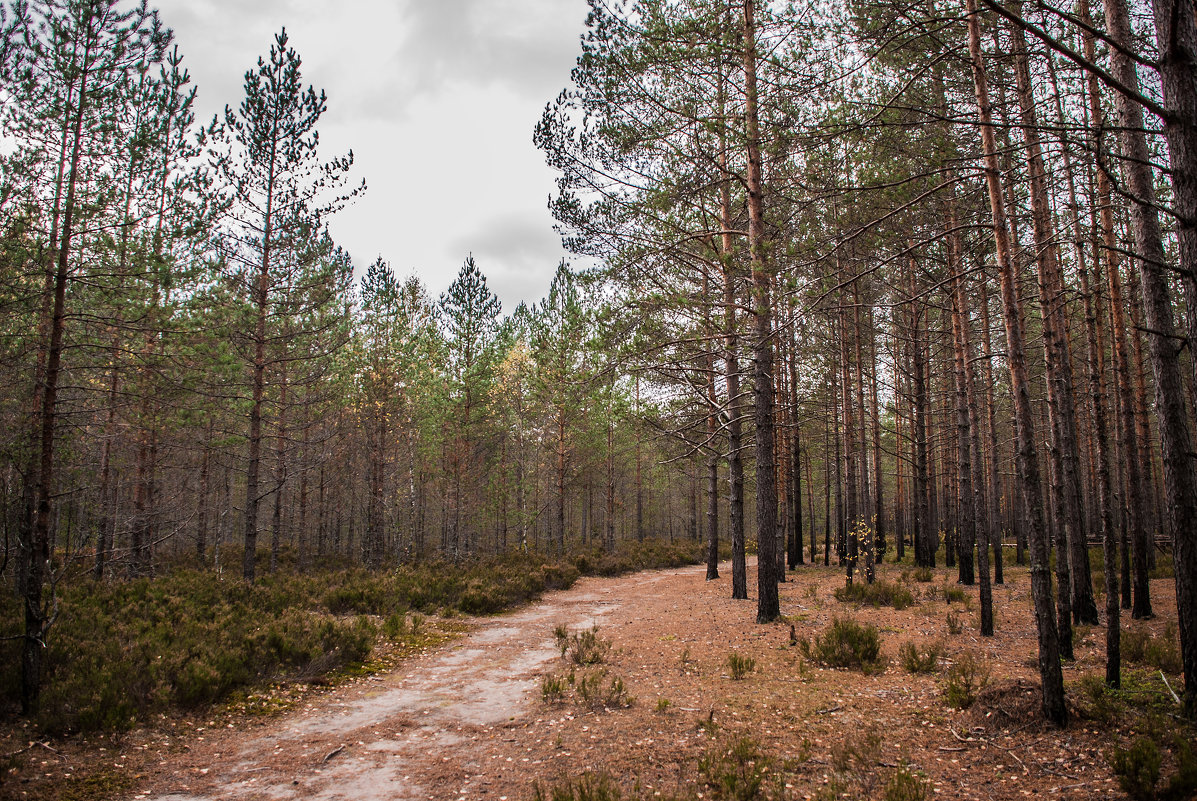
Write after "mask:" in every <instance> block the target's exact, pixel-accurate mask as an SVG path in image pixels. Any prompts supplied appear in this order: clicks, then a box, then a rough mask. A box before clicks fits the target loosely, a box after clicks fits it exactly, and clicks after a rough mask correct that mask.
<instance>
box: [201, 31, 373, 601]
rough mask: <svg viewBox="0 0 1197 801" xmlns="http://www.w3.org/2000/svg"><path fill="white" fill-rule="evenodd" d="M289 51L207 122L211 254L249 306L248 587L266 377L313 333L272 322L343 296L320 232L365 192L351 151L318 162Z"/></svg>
mask: <svg viewBox="0 0 1197 801" xmlns="http://www.w3.org/2000/svg"><path fill="white" fill-rule="evenodd" d="M288 42H289V40H288V37H287V32H286V29H283V30H282V31H281V32H280V33H278V34H276V35H275V37H274V44H273V45H271V47H270V52H269V55H268V56H267V57H266V58H259V59H258V63H257V66H256V67H255V68H253V69H251V70H249V71H247V72H246V73H245V84H244V88H245V98H244V99H243V100H242V101H241V104H240V105H239V106H238V108H237V109H236V110H234V109H233V108H231V107H228V106H226V107H225V111H224V121H223V123H221V122H218V121H217V120H215V119H214V120H213V121H212V125H211V126H210V127H209V139H210V144H209V156H210V158H211V160H212V163H213V167H214V170H215V173H216V175H217V177H218V178H219V179H220V180H221V181H222V182H223V184H224V186H225V187H226V189H225V191H226V192H227V197H228V201H229V203H230V207H231V208H230V212H229V214H228V216H227V217H226V219H225V221H224V223H223V225H222V226H221V231H220V234H219V239H218V248H219V252H220V257H221V260H222V263H223V265H224V269H225V272H226V274H227V275H228V277H229V279H230V280H231V281H232V282H233V283H234V284H235V285H236V287H237V291H238V293H239V295H240V296H241V298H242V299H243V300H244V301H245V302H246V304H247V306H246V311H245V315H246V320H245V328H246V329H247V330H245V331H242V332H239V336H240V338H241V339H242V341H243V346H242V353H243V357H244V358H245V359H246V361H247V367H248V369H249V373H250V375H249V387H248V389H249V398H248V399H246V400H247V403H248V406H249V409H248V417H249V430H248V431H247V432H246V437H247V441H248V455H247V460H246V489H245V506H244V510H245V511H244V518H243V529H244V541H245V555H244V559H243V561H242V575H243V576H244V578H245V580H246V581H253V579H254V559H255V554H256V551H257V538H258V509H259V504H260V502H261V500H262V499H263V498H264V497H265V496H266V495H267V494H269V493H267V492H262V489H261V485H260V471H261V462H262V443H263V438H264V432H263V415H264V410H265V409H266V408H267V407H266V403H265V400H266V398H265V393H266V380H267V375H268V371H269V370H270V368H271V367H272V366H273V365H277V364H282V363H285V361H286V355H285V353H283V352H281V350H282V351H285V349H286V348H288V347H289V344H288V343H289V342H291V341H293V340H294V338H295V337H296V336H299V335H301V334H303V333H308V334H313V333H314V332H311V331H308V332H302V331H292V332H284V331H279V330H275V325H274V321H275V319H276V316H277V313H278V312H280V311H282V310H286V311H288V312H289V313H292V314H294V313H295V311H296V307H297V306H305V305H310V306H312V307H318V306H320V305H324V304H328V303H333V302H335V301H336V300H337V299H338V296H339V295H340V294H342V293H343V292H344V290H345V288H346V285H347V283H348V279H349V276H350V275H351V271H352V268H351V265H349V264H348V263H347V262H344V261H343V260H340V259H337V258H332V256H333V252H332V248H331V247H330V242H329V240H328V239H327V236H326V234H325V228H324V226H325V224H326V222H327V219H328V217H329V216H330V215H331V214H333V213H334V212H335V211H337V210H338V209H340V208H341V207H342V206H343V205H344V203H345V202H346V201H347V200H348V199H349V198H351V197H352V196H354V195H356V194H357V193H358V192H360V191H362V190H364V188H365V184H364V183H363V184H362V185H361V186H360V187H358V188H357V189H354V190H352V191H350V192H344V191H343V187H344V185H345V181H346V178H347V173H348V171H349V169H350V167H351V166H352V165H353V153H352V151H351V152H350V153H349V154H348V155H346V156H343V157H338V158H334V159H333V160H332V161H330V162H327V163H321V162H320V161H319V160H318V154H317V145H318V143H319V134H318V133H317V131H316V125H317V123H318V122H319V120H320V116H321V115H322V114H323V113H324V110H325V108H326V98H325V95H324V93H323V92H321V93H320V94H319V95H317V94H316V91H315V89H313V88H312V87H311V86H308V87H307V88H306V89H305V88H303V84H302V75H301V72H300V66H301V60H300V57H299V54H298V53H297V52H296V51H295V49H294V48H292V47H290V46H289V44H288ZM303 295H307V296H308V297H307V298H306V299H301V296H303ZM280 349H281V350H280Z"/></svg>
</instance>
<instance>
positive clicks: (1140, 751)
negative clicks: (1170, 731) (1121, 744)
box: [1109, 735, 1197, 801]
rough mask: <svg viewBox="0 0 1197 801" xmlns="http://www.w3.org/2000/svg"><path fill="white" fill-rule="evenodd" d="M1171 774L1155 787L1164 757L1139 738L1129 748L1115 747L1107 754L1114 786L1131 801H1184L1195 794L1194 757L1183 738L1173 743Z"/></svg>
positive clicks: (1157, 748)
mask: <svg viewBox="0 0 1197 801" xmlns="http://www.w3.org/2000/svg"><path fill="white" fill-rule="evenodd" d="M1172 757H1173V759H1174V760H1175V762H1176V770H1175V772H1174V773H1173V774H1172V775H1171V776H1169V777H1168V781H1167V782H1166V783H1165V784H1164V786H1163V787H1160V786H1159V783H1160V773H1161V768H1162V767H1163V764H1164V756H1163V753H1162V752H1161V751H1160V746H1159V743H1157V742H1156V741H1155V740H1154V739H1152V738H1150V737H1140V738H1139V739H1138V740H1136V741H1135V742H1134V744H1133V745H1131V747H1130V748H1127V749H1123V748H1118V747H1115V748H1114V749H1113V750H1112V751H1111V752H1110V754H1109V760H1110V769H1111V770H1113V771H1114V775H1115V776H1117V777H1118V784H1119V786H1121V787H1122V789H1123V791H1124V792H1125V793H1126V794H1127V795H1129V796H1130V797H1131V798H1133V799H1135V801H1185V799H1191V798H1193V797H1194V794H1195V793H1197V756H1194V754H1193V745H1192V743H1190V742H1189V741H1188V740H1187V739H1186V738H1185V737H1184V736H1183V735H1177V736H1176V739H1175V741H1174V743H1173V748H1172Z"/></svg>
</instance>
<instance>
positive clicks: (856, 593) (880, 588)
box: [835, 581, 914, 609]
mask: <svg viewBox="0 0 1197 801" xmlns="http://www.w3.org/2000/svg"><path fill="white" fill-rule="evenodd" d="M835 599H836V600H837V601H840V602H843V603H856V604H861V605H865V604H867V605H869V606H872V607H873V608H877V607H881V606H892V607H893V608H894V609H905V608H907V607H909V606H912V605H913V604H914V594H913V593H911V591H910V590H908V589H906V588H905V587H903V586H902V585H901V584H898V583H896V582H892V581H874V582H873V583H872V584H868V583H860V582H855V583H853V584H847V585H845V586H843V587H839V588H837V589H836V591H835Z"/></svg>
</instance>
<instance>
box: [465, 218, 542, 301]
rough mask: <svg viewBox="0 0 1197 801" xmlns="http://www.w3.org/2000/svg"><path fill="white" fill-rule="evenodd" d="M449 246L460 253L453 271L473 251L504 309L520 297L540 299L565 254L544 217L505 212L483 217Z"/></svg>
mask: <svg viewBox="0 0 1197 801" xmlns="http://www.w3.org/2000/svg"><path fill="white" fill-rule="evenodd" d="M448 250H449V251H450V252H453V253H456V254H460V255H459V256H458V257H457V258H458V261H457V262H456V263H455V264H454V272H456V269H457V267H459V266H460V264H461V262H460V260H461V259H464V258H465V257H466V255H467V254H468V253H473V254H474V259H475V261H477V262H478V266H479V267H480V268H481V269H482V272H483V274H485V275H486V279H487V281H488V283H489V284H490V286H491V288H492V289H493V290H494V291H495V293H496V294H497V295H498V296H499V297H500V299H502V301H503V308H504V310H505V311H511V310H512V309H514V308H515V307H516V305H517V304H518V303H519V302H520V301H521V300H522V301H527V302H528V303H534V302H536V301H538V300H540V298H541V297H543V296H544V295H545V294H546V293H547V292H548V290H549V287H548V281H549V280H551V279H552V275H553V270H554V269H555V268H556V266H557V263H558V262H559V261H560V260H561V259H562V258H563V257H564V256H565V255H566V254H565V252H564V251H563V250H562V249H561V241H560V239H559V238H558V236H557V234H556V233H554V232H553V229H552V226H551V224H550V222H549V221H548V220H547V219H546V220H545V221H544V222H538V221H536V220H532V219H528V218H526V217H515V216H506V215H505V216H500V217H492V218H490V219H487V220H485V221H483V222H482V223H481V224H480V225H479V226H478V227H477V228H476V229H475V230H474V231H472V232H470V233H468V234H465V235H462V236H459V237H457V238H456V239H454V240H453V241H452V242H451V243H450V244H449V245H448Z"/></svg>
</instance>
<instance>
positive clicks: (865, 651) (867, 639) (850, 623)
mask: <svg viewBox="0 0 1197 801" xmlns="http://www.w3.org/2000/svg"><path fill="white" fill-rule="evenodd" d="M798 646H799V648H800V649H801V651H802V655H803V656H805V657H806V658H807V659H810V660H813V661H815V662H820V663H822V664H824V665H827V666H828V667H844V668H857V669H859V670H862V671H864V672H865V673H870V672H873V671H874V670H877V669H879V668H880V667H881V666H882V660H881V633H880V632H879V631H878V630H877V627H876V626H872V625H869V624H867V623H865V624H861V623H857V622H856V621H855V620H853V619H851V618H835V619H834V620H833V621H832V623H831V625H830V626H828V627H827V629H826V630H825V631H824V632H823V633H822V634H821V635H820V636H819V637H817V638H816V639H815V641H814V642H813V643H811V642H810V641H809V640H806V639H803V640H799V642H798Z"/></svg>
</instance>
